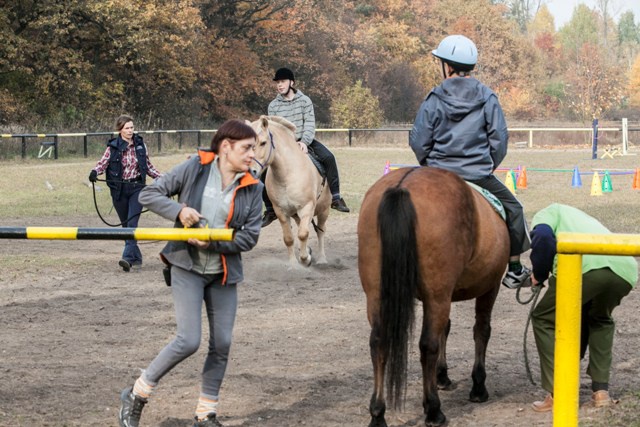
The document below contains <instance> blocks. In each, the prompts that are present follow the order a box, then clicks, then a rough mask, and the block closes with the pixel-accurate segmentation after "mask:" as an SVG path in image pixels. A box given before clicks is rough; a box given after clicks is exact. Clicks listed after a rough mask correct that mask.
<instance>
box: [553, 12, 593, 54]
mask: <svg viewBox="0 0 640 427" xmlns="http://www.w3.org/2000/svg"><path fill="white" fill-rule="evenodd" d="M559 33H560V40H561V42H562V47H563V49H564V50H565V51H566V52H567V54H568V56H569V60H571V61H573V60H574V59H575V57H576V56H577V55H578V52H579V51H580V50H581V49H582V46H583V45H584V44H585V43H589V44H591V45H594V46H596V45H598V22H597V20H596V15H595V13H594V12H593V11H592V10H591V9H589V8H588V7H587V6H585V5H584V4H579V5H577V6H576V7H575V8H574V9H573V14H572V15H571V19H570V20H569V22H568V23H567V24H565V25H564V26H563V27H562V28H561V29H560V31H559Z"/></svg>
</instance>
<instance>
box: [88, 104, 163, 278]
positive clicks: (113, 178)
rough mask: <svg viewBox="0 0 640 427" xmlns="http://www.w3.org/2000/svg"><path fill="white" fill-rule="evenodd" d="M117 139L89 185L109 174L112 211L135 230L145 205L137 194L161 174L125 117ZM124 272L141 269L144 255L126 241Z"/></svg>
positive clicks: (118, 124)
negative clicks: (146, 183) (148, 178)
mask: <svg viewBox="0 0 640 427" xmlns="http://www.w3.org/2000/svg"><path fill="white" fill-rule="evenodd" d="M116 130H117V131H118V136H117V137H116V138H113V139H111V140H110V141H109V142H108V143H107V149H106V150H105V152H104V154H103V155H102V158H101V159H100V161H98V163H97V164H96V166H95V167H94V168H93V169H92V170H91V173H90V174H89V181H91V182H96V180H97V177H98V175H100V174H102V173H105V172H106V182H107V186H108V187H109V189H110V190H111V198H112V200H113V207H114V208H115V209H116V212H117V213H118V217H119V218H120V222H121V223H122V226H123V227H129V228H136V227H137V226H138V220H139V218H140V213H141V212H142V205H141V204H140V203H139V202H138V193H139V192H140V190H142V188H143V187H144V185H145V181H146V177H147V175H149V176H150V177H151V178H158V177H159V176H160V175H161V174H160V172H158V170H157V169H156V168H155V167H154V166H153V165H152V164H151V161H150V160H149V155H148V151H147V146H146V145H145V144H144V142H143V141H142V137H141V136H140V135H135V134H134V133H133V130H134V127H133V119H132V118H131V117H129V116H125V115H122V116H120V117H118V119H117V120H116ZM118 265H119V266H120V267H122V269H123V270H124V271H125V272H129V271H130V270H131V267H132V266H140V265H142V253H141V252H140V248H139V247H138V242H137V241H136V240H127V241H126V242H125V245H124V251H123V252H122V259H121V260H120V261H119V262H118Z"/></svg>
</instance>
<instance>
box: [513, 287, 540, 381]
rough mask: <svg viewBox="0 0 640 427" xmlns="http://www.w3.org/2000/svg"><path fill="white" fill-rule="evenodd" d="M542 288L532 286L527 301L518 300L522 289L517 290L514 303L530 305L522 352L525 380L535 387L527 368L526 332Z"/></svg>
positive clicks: (529, 369)
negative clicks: (525, 373) (525, 372)
mask: <svg viewBox="0 0 640 427" xmlns="http://www.w3.org/2000/svg"><path fill="white" fill-rule="evenodd" d="M543 287H544V285H543V284H542V283H540V284H539V285H537V286H533V287H532V288H531V297H529V299H527V300H521V299H520V291H521V290H522V288H521V287H520V288H518V290H517V291H516V301H518V303H520V304H522V305H527V304H529V303H531V308H530V309H529V315H528V316H527V323H526V325H525V327H524V340H523V345H522V347H523V348H522V351H523V353H524V368H525V370H526V371H527V378H528V379H529V381H530V382H531V384H533V385H536V383H535V381H533V375H532V374H531V367H530V366H529V356H528V355H527V332H528V331H529V324H530V323H531V315H532V314H533V310H534V308H535V307H536V303H537V302H538V297H539V296H540V290H541V289H542V288H543Z"/></svg>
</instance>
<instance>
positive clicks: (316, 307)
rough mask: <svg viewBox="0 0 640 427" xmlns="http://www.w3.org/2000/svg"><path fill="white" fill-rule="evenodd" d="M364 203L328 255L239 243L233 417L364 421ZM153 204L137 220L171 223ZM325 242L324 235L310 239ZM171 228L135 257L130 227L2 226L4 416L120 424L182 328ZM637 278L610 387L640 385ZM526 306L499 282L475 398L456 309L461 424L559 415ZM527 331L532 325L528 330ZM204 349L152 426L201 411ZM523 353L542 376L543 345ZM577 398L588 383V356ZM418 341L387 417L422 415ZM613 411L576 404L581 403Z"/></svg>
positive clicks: (159, 400) (264, 238) (337, 223)
mask: <svg viewBox="0 0 640 427" xmlns="http://www.w3.org/2000/svg"><path fill="white" fill-rule="evenodd" d="M37 221H38V222H37V223H29V222H28V221H27V222H25V220H24V219H6V220H4V221H3V222H4V224H3V225H5V226H7V225H22V226H23V225H29V226H35V225H64V226H71V225H73V226H82V227H89V226H91V227H94V226H96V227H97V226H101V224H100V223H99V222H97V221H96V220H95V219H93V218H75V219H74V218H72V219H70V218H64V219H58V218H50V219H45V220H43V219H38V220H37ZM356 223H357V215H355V214H337V213H332V215H331V217H330V219H329V226H328V230H327V257H328V259H329V265H328V266H325V267H322V268H320V267H317V266H312V267H311V268H308V269H303V268H296V269H289V268H288V265H287V261H286V253H285V248H284V245H283V244H282V243H281V231H280V229H279V227H278V225H277V223H276V224H273V225H271V226H269V227H268V228H266V229H264V230H263V233H262V234H261V236H260V242H259V243H258V246H257V247H256V248H255V249H254V250H253V251H251V252H249V253H247V254H246V255H245V256H244V262H245V276H246V281H245V283H243V284H241V285H240V287H239V296H240V298H239V299H240V302H239V311H238V316H237V322H236V327H235V332H234V343H233V347H232V350H231V360H230V363H229V367H228V370H227V375H226V378H225V382H224V384H223V389H222V393H221V405H220V415H221V420H222V422H223V423H224V424H225V425H226V426H264V427H276V426H278V427H282V426H300V425H303V426H313V427H315V426H325V427H337V426H366V425H368V422H369V414H368V404H369V397H370V394H371V391H372V388H373V385H372V370H371V363H370V360H369V352H368V337H369V326H368V324H367V321H366V313H365V298H364V293H363V292H362V290H361V287H360V282H359V279H358V271H357V254H356ZM168 225H169V224H168V223H167V222H165V221H163V220H161V219H158V218H157V217H155V216H153V215H151V214H147V215H146V216H145V217H143V219H142V220H141V223H140V226H141V227H150V226H162V227H164V226H168ZM313 243H314V244H315V239H314V240H313ZM162 246H163V243H162V242H144V243H142V245H141V248H142V252H143V254H144V256H145V263H144V266H143V267H142V269H141V270H140V271H139V272H135V273H133V272H132V273H128V274H127V273H124V272H122V271H121V270H120V269H119V268H118V266H117V261H118V259H119V255H120V252H121V247H122V242H119V241H36V240H5V241H3V242H2V244H0V257H1V259H0V425H1V426H75V425H78V426H79V425H83V426H87V425H90V426H116V425H117V416H116V414H117V411H118V407H119V399H118V396H119V393H120V390H121V389H122V388H124V387H125V386H128V385H131V384H132V382H133V381H134V379H135V378H136V377H137V376H138V375H139V373H140V369H143V368H145V367H146V365H147V364H148V363H149V362H150V361H151V360H152V358H153V357H154V356H155V355H156V354H157V352H158V351H159V350H160V349H161V348H162V347H163V346H164V345H165V344H166V343H167V342H169V341H170V340H171V339H172V337H173V334H174V331H175V330H174V317H173V307H172V300H171V294H170V289H169V288H168V287H166V286H165V284H164V282H163V280H162V275H161V264H160V261H159V260H158V257H157V253H158V252H159V251H160V249H161V248H162ZM639 298H640V297H639V294H638V292H637V291H634V292H632V293H631V294H630V296H629V297H627V298H626V299H625V300H624V301H623V304H622V306H621V307H620V308H619V309H618V310H617V312H616V318H617V320H618V326H617V334H616V342H615V348H614V350H615V355H614V368H613V377H612V380H611V384H612V394H614V395H615V396H624V395H625V394H628V393H637V391H638V390H640V378H639V377H638V375H637V372H638V370H639V368H640V359H639V357H638V347H637V343H638V339H639V337H638V328H637V325H638V324H639V323H640V312H639V311H638V310H637V307H638V299H639ZM528 311H529V306H523V305H520V304H518V303H517V302H516V300H515V292H514V291H510V290H507V289H502V290H501V292H500V295H499V301H498V304H497V305H496V309H495V311H494V321H493V336H492V338H491V341H490V343H489V349H488V356H487V386H488V389H489V392H490V399H489V401H488V402H486V403H482V404H475V403H471V402H469V401H468V400H467V396H468V393H469V389H470V386H471V379H470V372H471V367H472V363H473V341H472V331H471V328H472V322H473V304H472V303H471V302H465V303H458V304H457V305H454V308H453V311H452V324H453V326H452V331H451V335H450V339H449V345H448V357H449V368H450V376H451V378H452V379H453V380H454V381H455V382H456V383H457V385H458V387H457V389H455V390H454V391H449V392H441V399H442V402H443V410H444V412H445V414H446V415H447V416H448V418H449V420H450V424H449V425H450V426H523V425H528V426H548V425H551V424H552V416H551V415H550V414H537V413H534V412H533V411H532V410H531V409H530V403H531V402H532V401H533V400H535V399H538V398H542V397H543V396H544V393H543V392H542V391H541V389H540V388H539V387H538V386H534V385H532V384H530V383H529V381H528V379H527V377H526V373H525V367H524V356H523V332H524V327H525V322H526V319H527V314H528ZM530 334H531V333H530ZM205 345H206V344H204V345H203V346H202V347H201V348H200V350H199V351H198V352H197V353H196V354H195V355H193V356H192V357H191V358H189V359H187V360H186V361H185V362H183V363H182V364H180V365H178V366H177V367H176V368H175V369H174V370H173V371H172V372H170V373H169V374H168V375H167V376H166V377H165V378H164V379H163V380H162V381H161V383H160V385H159V387H158V389H157V392H156V394H154V395H153V396H152V398H151V400H150V402H149V404H148V405H147V406H146V408H145V410H144V412H143V416H142V425H143V426H162V427H178V426H189V425H191V423H192V417H193V412H194V409H195V404H196V401H197V398H198V393H199V382H200V378H199V372H200V370H201V368H202V364H203V360H204V348H205ZM528 354H529V359H530V361H531V366H532V369H533V372H534V379H535V380H536V382H539V373H538V372H539V371H538V362H537V354H536V352H535V346H534V344H533V338H532V335H529V345H528ZM581 371H582V376H581V378H582V386H581V391H580V400H581V402H584V401H586V400H587V399H588V398H589V396H590V393H589V390H588V386H589V384H590V383H589V381H588V378H587V377H586V376H585V375H584V364H583V366H582V370H581ZM421 390H422V389H421V373H420V364H419V355H418V348H417V345H416V343H415V342H414V344H413V345H412V347H411V359H410V374H409V380H408V389H407V400H406V405H405V408H404V410H403V411H402V412H393V411H389V412H388V416H387V421H388V423H389V425H390V426H401V425H409V426H412V425H416V426H420V425H424V424H423V416H422V404H421V399H422V394H421V393H422V391H421ZM604 416H606V414H603V413H602V412H592V413H588V412H585V411H584V410H581V413H580V419H581V420H585V419H596V420H597V419H599V418H602V417H604Z"/></svg>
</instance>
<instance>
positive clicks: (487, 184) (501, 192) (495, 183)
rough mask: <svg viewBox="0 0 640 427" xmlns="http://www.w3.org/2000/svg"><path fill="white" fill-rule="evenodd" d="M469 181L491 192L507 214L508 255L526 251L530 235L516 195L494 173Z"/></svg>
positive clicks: (529, 245)
mask: <svg viewBox="0 0 640 427" xmlns="http://www.w3.org/2000/svg"><path fill="white" fill-rule="evenodd" d="M470 181H471V182H473V183H474V184H476V185H478V186H480V187H482V188H484V189H485V190H488V191H489V192H491V194H493V195H494V196H496V197H497V198H498V199H499V200H500V202H501V203H502V206H503V207H504V211H505V213H506V214H507V228H508V229H509V240H510V242H511V250H510V251H509V256H515V255H520V254H521V253H523V252H526V251H527V250H528V249H529V248H530V247H531V237H529V227H528V226H527V221H526V219H525V217H524V209H523V208H522V205H521V204H520V202H519V201H518V199H516V196H514V195H513V193H512V192H511V191H510V190H509V189H508V188H507V187H506V185H504V184H503V183H502V182H501V181H500V180H499V179H498V178H496V177H495V176H494V175H489V176H488V177H486V178H483V179H477V180H470Z"/></svg>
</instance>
